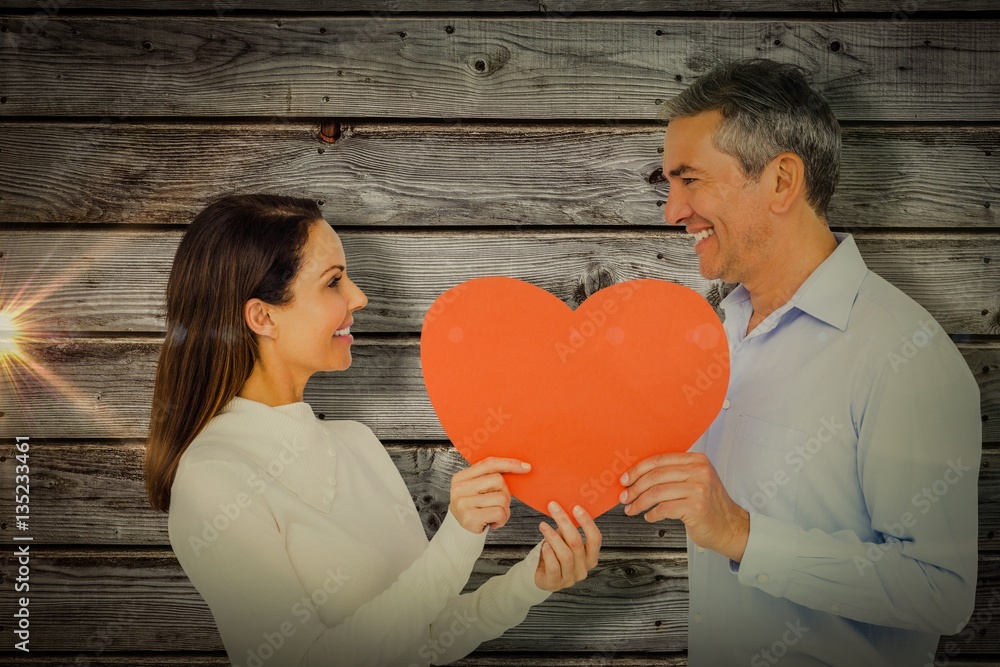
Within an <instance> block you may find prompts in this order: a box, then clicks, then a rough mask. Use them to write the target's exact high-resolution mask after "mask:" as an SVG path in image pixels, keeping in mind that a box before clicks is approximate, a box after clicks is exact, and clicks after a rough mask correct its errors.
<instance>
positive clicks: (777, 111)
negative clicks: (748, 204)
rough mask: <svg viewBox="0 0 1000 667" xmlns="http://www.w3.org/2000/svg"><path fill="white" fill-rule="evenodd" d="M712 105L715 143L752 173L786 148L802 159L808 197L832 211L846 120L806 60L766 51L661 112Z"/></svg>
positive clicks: (694, 87)
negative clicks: (818, 87) (809, 74)
mask: <svg viewBox="0 0 1000 667" xmlns="http://www.w3.org/2000/svg"><path fill="white" fill-rule="evenodd" d="M706 111H719V112H721V113H722V116H723V121H722V122H721V123H720V125H719V129H718V131H717V132H716V134H715V137H714V143H715V147H716V148H718V149H719V150H720V151H722V152H723V153H728V154H729V155H732V156H733V157H735V158H736V159H737V160H738V161H739V163H740V165H741V166H742V167H743V172H744V174H745V175H746V176H747V178H749V179H751V180H757V179H759V178H760V176H761V174H762V173H763V172H764V168H765V167H766V166H767V165H768V163H770V162H771V160H773V159H774V158H775V157H777V156H778V155H779V154H780V153H783V152H790V153H795V154H796V155H798V156H799V157H800V158H802V162H803V163H804V164H805V170H806V199H807V200H808V202H809V203H810V204H811V205H812V207H813V209H815V211H816V212H817V214H819V215H820V216H822V217H823V218H824V219H825V218H826V212H827V207H828V206H829V204H830V198H831V197H832V196H833V191H834V189H835V188H836V187H837V179H838V178H839V176H840V124H839V123H838V122H837V118H836V116H834V115H833V112H832V111H831V110H830V105H829V104H828V103H827V101H826V100H825V99H824V98H823V96H822V95H820V94H819V93H818V92H816V91H815V90H813V89H812V88H811V87H810V86H809V82H808V81H807V80H806V76H805V72H804V70H803V69H802V68H801V67H799V66H797V65H789V64H784V63H778V62H775V61H773V60H766V59H763V58H752V59H747V60H738V61H735V62H732V63H729V64H727V65H722V66H719V67H716V68H714V69H712V70H711V71H709V72H707V73H706V74H704V75H703V76H701V77H699V78H698V79H697V80H696V81H695V82H694V83H692V84H691V85H690V86H689V87H688V88H687V89H685V90H684V91H683V92H681V93H680V94H679V95H678V96H677V97H675V98H673V99H671V100H668V101H667V102H666V103H665V105H664V109H663V110H662V111H661V112H660V114H659V115H658V118H659V119H661V120H666V121H668V122H669V121H670V120H672V119H674V118H686V117H690V116H696V115H698V114H700V113H703V112H706Z"/></svg>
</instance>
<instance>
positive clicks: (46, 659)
mask: <svg viewBox="0 0 1000 667" xmlns="http://www.w3.org/2000/svg"><path fill="white" fill-rule="evenodd" d="M626 648H627V647H626ZM36 653H37V652H35V651H33V652H32V655H29V656H27V657H22V656H20V655H19V656H18V657H17V665H18V667H21V666H22V665H23V666H24V667H52V666H53V665H57V664H58V665H63V664H67V665H70V664H72V665H74V666H75V665H86V666H87V667H97V666H98V665H101V666H102V667H232V663H231V662H229V659H228V658H227V657H226V655H225V653H223V654H221V655H219V654H213V653H209V652H202V653H177V654H174V655H165V656H164V655H149V654H148V653H121V654H117V655H115V654H108V653H102V654H101V655H100V658H96V659H93V658H90V657H89V656H88V655H87V654H83V661H81V662H78V663H68V662H66V655H65V654H59V653H48V654H44V653H43V654H42V655H41V656H39V655H35V654H36ZM95 653H96V651H95ZM2 657H4V652H3V651H0V658H2ZM74 659H75V657H74ZM448 664H450V665H452V667H649V666H651V665H656V666H662V667H686V666H687V664H688V662H687V656H686V655H685V654H684V653H638V654H637V653H626V652H624V651H623V652H616V651H613V650H610V649H609V650H605V651H599V652H595V653H568V652H566V653H562V654H548V655H546V654H543V653H524V652H521V651H512V652H510V653H491V652H489V651H476V652H475V653H473V654H471V655H469V656H467V657H465V658H462V659H461V660H458V661H456V662H452V663H448ZM973 664H978V665H981V664H983V663H969V662H966V661H955V660H952V661H951V662H949V663H948V665H949V666H950V667H966V666H967V665H973Z"/></svg>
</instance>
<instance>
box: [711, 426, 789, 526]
mask: <svg viewBox="0 0 1000 667" xmlns="http://www.w3.org/2000/svg"><path fill="white" fill-rule="evenodd" d="M807 438H808V435H807V434H806V433H805V432H804V431H799V430H797V429H792V428H788V427H786V426H781V425H779V424H774V423H772V422H767V421H764V420H763V419H758V418H757V417H751V416H750V415H740V416H739V419H738V420H737V422H736V432H735V435H734V436H733V444H732V453H731V456H730V464H729V466H728V474H727V477H728V482H729V483H728V484H727V487H728V488H729V490H730V495H731V496H732V497H733V500H735V501H736V502H737V503H739V505H740V506H741V507H743V509H745V510H747V511H748V512H753V513H757V514H763V515H765V516H770V517H773V518H775V519H779V520H782V521H792V520H794V518H795V501H796V497H797V495H798V488H799V472H798V467H797V466H793V465H792V464H791V463H789V459H790V458H791V459H794V456H795V451H796V448H799V451H801V448H802V447H803V446H804V445H805V442H806V440H807Z"/></svg>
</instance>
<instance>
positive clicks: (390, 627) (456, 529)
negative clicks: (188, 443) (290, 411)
mask: <svg viewBox="0 0 1000 667" xmlns="http://www.w3.org/2000/svg"><path fill="white" fill-rule="evenodd" d="M188 463H190V464H191V465H184V464H183V462H182V465H181V468H180V469H179V470H178V474H177V477H176V478H175V481H174V485H173V487H172V491H171V495H172V499H171V505H170V516H169V520H168V528H169V535H170V543H171V545H172V547H173V549H174V552H175V554H176V555H177V558H178V560H179V561H180V564H181V566H182V567H183V568H184V571H185V573H186V574H187V575H188V578H189V579H190V580H191V582H192V583H193V584H194V586H195V588H197V590H198V592H199V593H200V594H201V595H202V597H203V598H204V599H205V602H206V603H207V604H208V606H209V608H210V609H211V611H212V615H213V616H214V618H215V622H216V625H217V627H218V629H219V633H220V635H221V636H222V640H223V643H224V644H225V647H226V652H227V653H228V654H229V658H230V660H231V661H232V663H233V664H234V665H239V666H246V667H254V666H256V667H260V666H261V665H267V667H277V666H279V665H281V666H293V665H294V666H302V667H304V666H313V665H316V666H318V665H323V666H328V665H334V664H336V665H358V666H361V665H380V666H381V665H407V666H410V665H413V664H417V665H427V664H429V659H427V658H424V657H422V656H421V655H420V649H421V648H423V647H425V646H427V645H428V644H429V641H430V632H431V624H432V623H433V622H434V621H435V619H438V618H439V616H440V615H441V614H442V613H443V612H444V610H445V608H446V606H447V605H448V603H449V601H450V600H451V599H452V598H454V597H456V596H458V595H459V594H460V593H461V591H462V589H463V587H464V585H465V583H466V582H467V581H468V579H469V575H470V574H471V572H472V568H473V565H474V564H475V562H476V559H477V558H478V557H479V554H480V553H481V552H482V548H483V544H484V542H485V539H486V538H485V534H481V535H476V534H473V533H470V532H469V531H467V530H465V529H464V528H463V527H462V526H461V524H459V523H458V521H457V520H456V519H455V517H454V516H453V515H452V514H451V513H450V512H449V513H448V514H447V515H446V517H445V519H444V521H443V522H442V524H441V528H440V529H439V530H438V532H437V533H436V534H435V535H434V538H433V539H432V540H431V541H430V543H429V544H428V546H427V549H426V550H425V551H424V552H423V553H422V554H421V555H420V556H419V557H418V558H417V559H416V560H415V561H414V562H413V563H412V565H411V566H410V567H409V568H407V569H406V570H404V571H403V572H402V574H401V575H400V576H399V578H398V579H397V580H396V581H394V582H392V584H391V585H390V586H388V588H387V589H386V590H384V591H383V592H382V593H380V594H378V595H376V596H375V597H374V598H372V599H371V600H369V601H368V602H366V603H365V604H362V605H361V606H360V607H358V608H357V609H355V610H354V611H353V613H352V614H350V615H349V616H348V617H347V618H346V619H345V620H344V621H343V622H342V623H340V624H338V625H336V626H334V627H328V626H327V625H326V624H325V623H324V622H323V621H322V620H321V618H320V616H319V614H318V613H316V609H315V607H313V606H312V603H311V601H310V600H311V599H312V597H313V596H314V595H315V594H316V593H317V592H318V591H308V590H306V589H305V588H304V587H303V585H302V583H301V582H300V580H299V578H298V576H297V574H296V572H295V570H294V568H293V566H292V563H291V561H290V559H289V557H288V553H287V551H286V548H285V538H284V536H283V535H282V534H281V532H280V531H279V530H278V526H277V524H276V523H275V520H274V517H273V515H272V513H271V511H270V508H269V507H268V506H267V503H266V500H264V499H263V497H260V496H258V497H250V495H249V494H247V493H246V491H245V487H244V486H243V485H242V483H241V482H242V480H244V479H247V477H248V476H249V475H250V474H251V473H252V468H251V466H250V465H249V464H247V463H245V462H243V461H241V460H228V459H224V458H213V459H209V458H202V459H201V460H196V461H189V462H188ZM350 585H351V582H350V580H346V581H336V582H331V585H330V587H328V588H327V592H328V593H329V595H330V596H331V599H335V596H336V586H350ZM331 589H332V590H333V592H330V590H331ZM483 595H485V593H484V594H481V595H480V598H482V596H483Z"/></svg>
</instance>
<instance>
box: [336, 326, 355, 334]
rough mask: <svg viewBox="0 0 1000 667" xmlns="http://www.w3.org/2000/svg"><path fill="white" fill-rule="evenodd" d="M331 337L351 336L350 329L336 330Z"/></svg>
mask: <svg viewBox="0 0 1000 667" xmlns="http://www.w3.org/2000/svg"><path fill="white" fill-rule="evenodd" d="M333 335H334V336H350V335H351V327H347V328H346V329H337V330H336V331H334V332H333Z"/></svg>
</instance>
